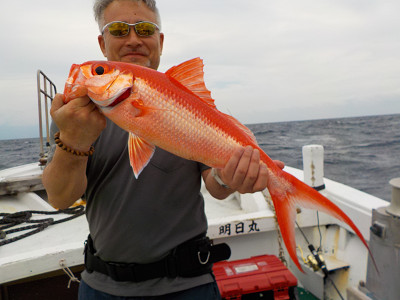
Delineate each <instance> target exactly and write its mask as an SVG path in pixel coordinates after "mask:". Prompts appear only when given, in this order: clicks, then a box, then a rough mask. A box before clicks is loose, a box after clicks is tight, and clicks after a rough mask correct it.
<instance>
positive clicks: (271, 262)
mask: <svg viewBox="0 0 400 300" xmlns="http://www.w3.org/2000/svg"><path fill="white" fill-rule="evenodd" d="M213 271H214V275H215V278H216V280H217V284H218V288H219V291H220V293H221V297H222V299H243V300H245V299H264V300H265V299H279V300H283V299H296V298H295V289H296V286H297V279H296V277H294V276H293V274H292V273H291V272H290V271H289V270H288V269H287V268H286V266H285V265H284V264H283V263H282V262H281V261H280V260H279V259H278V258H277V257H276V256H275V255H261V256H254V257H251V258H248V259H241V260H235V261H221V262H218V263H215V264H214V266H213Z"/></svg>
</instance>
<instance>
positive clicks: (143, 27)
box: [135, 22, 156, 36]
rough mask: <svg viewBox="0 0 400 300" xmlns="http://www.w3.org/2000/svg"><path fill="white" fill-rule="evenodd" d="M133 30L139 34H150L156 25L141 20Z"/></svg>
mask: <svg viewBox="0 0 400 300" xmlns="http://www.w3.org/2000/svg"><path fill="white" fill-rule="evenodd" d="M135 31H136V33H137V34H138V35H140V36H150V35H153V34H154V32H155V31H156V26H155V25H154V24H152V23H148V22H141V23H137V24H136V25H135Z"/></svg>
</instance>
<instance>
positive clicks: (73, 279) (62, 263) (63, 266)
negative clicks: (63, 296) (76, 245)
mask: <svg viewBox="0 0 400 300" xmlns="http://www.w3.org/2000/svg"><path fill="white" fill-rule="evenodd" d="M59 264H60V267H61V269H62V270H63V271H64V272H65V274H67V275H68V277H69V281H68V288H70V287H71V282H77V283H80V281H79V279H78V278H77V277H76V276H75V274H74V273H72V271H71V269H70V268H68V267H67V265H66V264H65V259H62V260H60V262H59Z"/></svg>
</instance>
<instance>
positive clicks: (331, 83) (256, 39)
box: [0, 0, 400, 139]
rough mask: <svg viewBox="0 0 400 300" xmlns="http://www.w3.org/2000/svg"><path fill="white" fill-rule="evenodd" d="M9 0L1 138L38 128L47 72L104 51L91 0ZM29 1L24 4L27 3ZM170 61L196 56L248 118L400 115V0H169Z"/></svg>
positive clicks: (231, 108) (55, 73) (224, 97)
mask: <svg viewBox="0 0 400 300" xmlns="http://www.w3.org/2000/svg"><path fill="white" fill-rule="evenodd" d="M22 2H23V5H21V1H2V3H1V4H0V24H1V26H0V36H1V47H0V67H1V69H0V70H1V72H0V91H1V97H0V105H1V110H0V139H5V138H21V137H36V136H38V129H37V124H38V116H37V115H38V114H37V91H36V71H37V69H41V70H43V71H44V72H45V73H46V74H47V75H48V76H49V77H50V78H51V79H52V80H53V81H54V82H55V83H56V85H57V87H58V90H59V92H62V90H63V88H64V82H65V80H66V78H67V75H68V72H69V68H70V66H71V64H73V63H82V62H84V61H87V60H99V59H100V60H101V59H104V58H103V57H102V54H101V52H100V50H99V48H98V45H97V35H98V28H97V24H96V23H95V21H94V19H93V13H92V3H93V2H92V1H91V0H84V1H82V0H68V1H54V0H36V1H28V0H23V1H22ZM21 7H23V9H21ZM158 7H159V10H160V12H161V17H162V31H163V32H164V33H165V44H164V51H163V56H162V62H161V66H160V69H159V70H160V71H162V72H165V71H166V70H167V69H168V68H169V67H171V66H173V65H176V64H179V63H181V62H183V61H185V60H188V59H191V58H193V57H201V58H202V59H203V60H204V64H205V73H206V74H205V80H206V85H207V87H208V88H209V89H210V90H211V92H212V96H213V98H214V99H215V100H216V104H217V107H218V108H219V109H220V110H221V111H224V112H226V113H229V114H232V115H233V116H235V117H236V118H238V119H239V120H240V121H241V122H242V123H246V124H249V123H266V122H276V121H290V120H304V119H321V118H335V117H348V116H362V115H375V114H390V113H400V33H399V32H400V18H399V16H398V15H399V12H400V1H398V0H396V1H394V0H393V1H385V0H335V1H333V0H331V1H328V0H300V1H299V0H292V1H289V0H275V1H272V0H269V1H266V0H253V1H239V0H202V1H198V0H158Z"/></svg>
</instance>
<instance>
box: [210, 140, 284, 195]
mask: <svg viewBox="0 0 400 300" xmlns="http://www.w3.org/2000/svg"><path fill="white" fill-rule="evenodd" d="M275 163H276V164H277V165H278V167H280V168H283V167H284V164H283V163H282V162H280V161H276V162H275ZM217 173H218V175H219V177H220V178H221V179H222V181H223V182H224V183H225V184H226V185H228V186H229V187H230V188H231V189H233V190H235V191H238V192H239V193H241V194H245V193H254V192H258V191H262V190H264V189H265V188H266V187H267V183H268V170H267V166H266V165H265V164H260V151H259V150H257V149H253V148H252V147H251V146H247V147H245V148H239V149H238V150H237V151H236V152H235V153H234V154H233V155H232V157H231V159H230V160H229V161H228V163H227V164H226V165H225V167H224V168H223V169H221V170H217Z"/></svg>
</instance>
